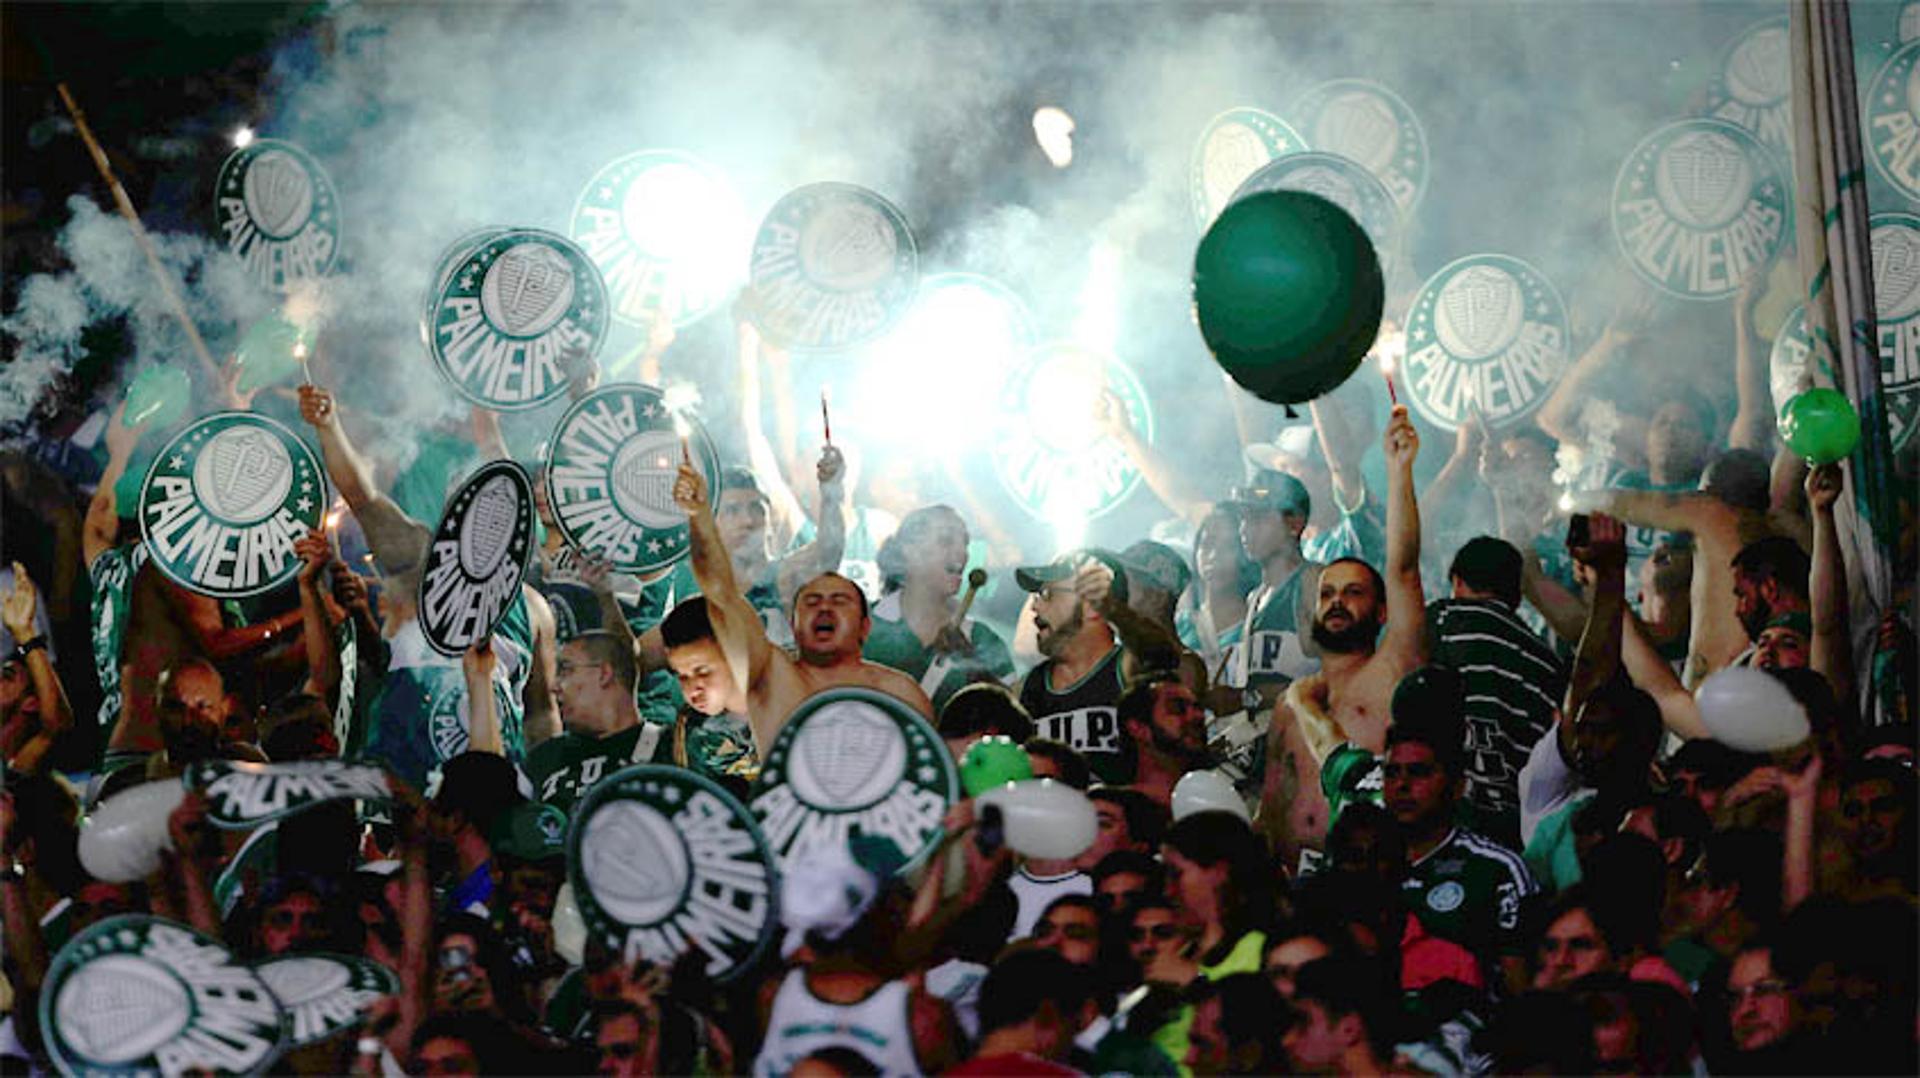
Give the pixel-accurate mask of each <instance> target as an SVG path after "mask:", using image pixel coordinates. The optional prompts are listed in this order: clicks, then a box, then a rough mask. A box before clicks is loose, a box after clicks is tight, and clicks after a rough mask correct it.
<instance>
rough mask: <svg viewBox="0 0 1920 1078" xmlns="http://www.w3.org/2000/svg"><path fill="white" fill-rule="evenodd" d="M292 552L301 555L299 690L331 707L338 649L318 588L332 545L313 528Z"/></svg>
mask: <svg viewBox="0 0 1920 1078" xmlns="http://www.w3.org/2000/svg"><path fill="white" fill-rule="evenodd" d="M293 552H294V553H295V554H298V555H300V576H299V587H300V631H301V634H302V637H303V638H304V639H305V641H306V646H307V683H306V684H305V685H304V686H302V690H303V691H305V692H308V693H312V694H313V695H314V696H318V697H319V698H320V699H322V700H325V701H326V702H327V706H328V707H332V706H333V703H334V698H333V694H334V691H335V690H336V689H338V688H339V687H340V651H339V649H338V648H337V647H336V646H335V645H334V642H333V624H332V622H331V621H330V620H329V619H328V618H327V604H326V598H325V596H324V595H323V594H322V593H321V588H322V587H324V586H325V584H326V579H327V566H328V565H329V564H330V563H332V561H333V544H332V543H330V542H328V541H327V535H326V533H325V532H323V531H320V530H319V529H315V530H313V531H310V532H308V533H307V534H306V535H305V536H303V537H301V538H299V539H296V540H294V543H293Z"/></svg>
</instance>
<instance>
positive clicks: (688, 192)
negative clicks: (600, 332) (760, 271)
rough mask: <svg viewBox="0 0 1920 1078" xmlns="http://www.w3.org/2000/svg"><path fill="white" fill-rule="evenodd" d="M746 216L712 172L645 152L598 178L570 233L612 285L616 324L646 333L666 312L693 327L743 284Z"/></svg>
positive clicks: (670, 155) (685, 157)
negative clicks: (654, 321) (740, 269)
mask: <svg viewBox="0 0 1920 1078" xmlns="http://www.w3.org/2000/svg"><path fill="white" fill-rule="evenodd" d="M745 216H746V215H745V211H744V210H743V209H742V208H741V206H740V202H739V200H738V199H737V198H735V197H734V194H733V191H732V190H731V189H730V188H729V187H728V186H727V182H726V180H725V179H723V178H722V177H721V175H720V173H719V172H718V171H717V170H715V169H714V168H713V167H712V166H711V165H708V164H707V163H706V162H704V161H702V160H700V159H699V158H697V157H694V156H692V155H691V154H685V153H681V152H679V151H677V150H641V151H639V152H638V153H630V154H628V155H626V156H625V157H622V158H619V159H618V160H615V161H611V162H609V163H608V164H607V165H606V166H605V167H604V168H602V169H601V170H600V171H599V172H596V173H594V175H593V179H591V180H589V181H587V186H586V188H585V189H584V190H582V191H581V192H580V198H579V200H578V201H577V202H575V203H574V205H573V222H572V225H571V227H570V228H569V231H570V232H571V233H572V235H573V239H574V242H576V243H578V244H579V245H580V246H581V248H582V249H583V250H585V251H586V252H587V256H588V257H589V258H592V259H593V261H594V264H595V265H597V266H599V267H600V272H601V274H602V275H603V276H604V277H605V278H606V281H607V293H608V295H609V296H610V297H611V298H612V302H613V316H614V317H615V318H617V319H619V320H620V321H622V322H625V323H627V324H628V325H632V326H639V327H641V328H642V329H644V328H646V327H648V326H650V325H652V324H653V320H654V318H655V317H656V316H658V314H659V313H660V311H661V309H662V308H663V307H664V308H665V309H667V310H668V311H669V312H670V313H671V315H672V317H673V323H674V324H675V325H677V326H685V325H688V324H690V323H692V322H695V321H697V320H699V319H700V317H701V316H703V315H705V314H706V313H707V312H709V311H711V310H713V309H714V308H715V307H718V306H719V305H720V304H722V303H724V302H725V301H726V299H727V295H728V293H729V292H730V291H731V290H732V289H733V287H734V286H735V285H736V284H738V279H739V264H740V250H741V248H742V247H744V246H745V245H746V240H747V237H746V235H745V232H746V229H745Z"/></svg>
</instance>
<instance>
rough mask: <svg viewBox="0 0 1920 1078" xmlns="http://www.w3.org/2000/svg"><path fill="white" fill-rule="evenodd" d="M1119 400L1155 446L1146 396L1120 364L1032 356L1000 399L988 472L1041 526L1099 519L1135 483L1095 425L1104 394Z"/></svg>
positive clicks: (1077, 350)
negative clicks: (991, 473)
mask: <svg viewBox="0 0 1920 1078" xmlns="http://www.w3.org/2000/svg"><path fill="white" fill-rule="evenodd" d="M1103 390H1104V391H1106V392H1110V393H1112V394H1113V395H1114V396H1115V397H1118V398H1119V400H1120V403H1121V404H1122V406H1124V407H1125V408H1126V410H1127V414H1128V417H1129V422H1130V423H1132V425H1133V429H1134V430H1136V431H1138V432H1139V433H1140V437H1141V438H1142V439H1143V440H1145V441H1147V442H1148V443H1151V442H1152V441H1153V409H1152V408H1151V406H1150V405H1149V404H1148V401H1147V391H1146V388H1145V387H1144V386H1142V385H1141V384H1140V380H1139V379H1138V378H1136V377H1135V376H1134V373H1133V371H1132V370H1131V369H1129V368H1128V367H1127V365H1126V364H1124V363H1122V362H1120V361H1119V360H1117V359H1114V358H1112V357H1109V356H1101V355H1098V354H1095V353H1093V352H1091V351H1088V350H1087V349H1085V348H1081V347H1080V346H1078V345H1074V344H1068V343H1064V342H1055V343H1052V344H1046V345H1042V346H1041V347H1039V348H1038V349H1035V350H1034V351H1033V352H1032V353H1031V354H1030V355H1029V356H1028V358H1027V362H1026V363H1025V365H1023V366H1022V367H1021V368H1020V369H1019V370H1017V371H1015V372H1014V374H1013V376H1012V377H1010V378H1008V379H1007V381H1006V385H1005V386H1004V387H1002V389H1001V392H1000V404H999V409H998V412H997V416H998V419H997V426H996V428H995V432H994V440H993V446H992V455H993V467H994V471H995V472H997V473H999V476H1000V483H1001V485H1002V486H1003V487H1005V488H1006V491H1007V493H1008V494H1009V495H1011V496H1012V498H1013V499H1014V500H1015V501H1016V502H1019V503H1020V505H1021V506H1023V507H1024V508H1026V510H1027V511H1028V512H1030V513H1033V514H1034V515H1035V516H1038V517H1040V518H1042V519H1044V520H1049V521H1066V520H1069V519H1076V518H1077V519H1085V518H1087V517H1090V516H1097V515H1099V514H1101V513H1104V512H1106V511H1107V510H1109V509H1112V508H1113V507H1114V506H1116V505H1119V504H1120V502H1121V501H1123V500H1124V499H1125V498H1126V496H1127V495H1128V494H1131V493H1133V488H1134V487H1136V486H1138V485H1139V483H1140V470H1139V469H1138V468H1136V467H1134V465H1133V462H1132V460H1131V459H1130V458H1129V457H1128V456H1127V454H1126V451H1125V449H1123V448H1122V447H1121V446H1120V443H1118V442H1117V441H1115V440H1114V439H1113V438H1111V437H1109V436H1108V435H1107V434H1106V432H1105V431H1103V430H1102V429H1101V428H1100V426H1099V424H1098V423H1097V422H1096V421H1095V419H1094V416H1095V414H1096V410H1097V409H1098V408H1099V407H1101V405H1102V400H1103V398H1102V391H1103Z"/></svg>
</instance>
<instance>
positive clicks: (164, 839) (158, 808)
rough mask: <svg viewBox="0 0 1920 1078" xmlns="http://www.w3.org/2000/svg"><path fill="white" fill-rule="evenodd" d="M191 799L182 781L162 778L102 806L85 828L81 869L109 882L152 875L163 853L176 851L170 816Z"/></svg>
mask: <svg viewBox="0 0 1920 1078" xmlns="http://www.w3.org/2000/svg"><path fill="white" fill-rule="evenodd" d="M186 795H187V792H186V789H185V787H183V786H181V785H180V780H179V779H163V780H161V781H159V782H145V783H141V784H140V785H138V786H135V787H133V788H132V789H130V790H123V791H121V792H120V793H117V794H115V795H113V796H112V797H109V798H107V799H106V800H105V801H103V802H101V803H100V805H99V806H98V807H97V808H95V809H94V810H93V813H92V815H89V816H88V817H87V818H86V819H85V820H84V821H82V822H81V824H80V845H79V854H80V866H81V867H82V868H84V869H86V870H87V873H88V874H89V875H91V876H93V877H94V878H95V879H98V880H105V881H106V882H108V883H130V882H132V881H134V880H139V879H145V878H146V877H148V876H151V875H152V874H153V873H154V871H155V870H157V869H158V868H159V867H160V851H161V850H171V849H173V838H172V836H170V835H168V834H167V817H168V816H169V815H171V814H172V813H173V810H174V808H175V807H176V806H177V805H179V804H180V800H181V798H184V797H185V796H186Z"/></svg>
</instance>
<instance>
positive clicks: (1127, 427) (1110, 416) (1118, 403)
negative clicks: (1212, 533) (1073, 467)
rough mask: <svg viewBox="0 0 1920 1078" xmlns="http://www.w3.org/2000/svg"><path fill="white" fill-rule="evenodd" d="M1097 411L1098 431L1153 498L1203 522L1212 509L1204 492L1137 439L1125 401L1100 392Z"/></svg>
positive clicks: (1183, 514)
mask: <svg viewBox="0 0 1920 1078" xmlns="http://www.w3.org/2000/svg"><path fill="white" fill-rule="evenodd" d="M1096 408H1097V410H1096V411H1095V413H1094V418H1095V420H1096V421H1097V422H1098V423H1099V425H1100V429H1101V430H1102V431H1103V432H1105V433H1106V435H1107V437H1109V438H1112V439H1113V440H1114V442H1115V444H1117V445H1119V447H1120V451H1121V452H1123V453H1125V454H1126V455H1127V459H1128V460H1130V461H1132V462H1133V466H1134V467H1135V468H1137V469H1139V470H1140V478H1142V479H1144V480H1146V481H1147V489H1148V490H1151V491H1153V495H1154V497H1156V498H1159V499H1160V501H1161V503H1162V504H1164V505H1165V506H1166V507H1167V508H1168V509H1171V510H1173V511H1174V512H1175V513H1177V514H1179V515H1180V516H1182V517H1184V518H1185V519H1187V520H1189V521H1192V522H1193V523H1195V524H1198V523H1200V522H1201V521H1202V520H1205V519H1206V516H1207V510H1208V509H1209V508H1211V507H1212V506H1211V503H1210V502H1208V500H1207V497H1206V495H1205V493H1203V492H1202V491H1201V490H1200V489H1199V488H1197V487H1195V486H1194V485H1193V484H1192V483H1191V482H1189V481H1188V480H1187V477H1186V474H1185V473H1184V472H1182V471H1181V470H1180V469H1178V468H1175V467H1173V466H1172V465H1171V464H1169V463H1168V462H1167V459H1166V458H1165V457H1163V456H1161V455H1160V453H1159V451H1158V450H1156V449H1154V448H1153V447H1152V446H1150V445H1148V444H1147V443H1146V441H1145V439H1143V438H1141V437H1140V432H1139V431H1137V430H1135V429H1134V426H1133V417H1132V415H1130V414H1129V413H1128V412H1127V405H1126V402H1124V401H1122V400H1121V399H1120V397H1119V395H1118V394H1116V393H1114V392H1113V391H1112V390H1110V389H1103V390H1101V391H1100V401H1099V404H1098V405H1097V406H1096Z"/></svg>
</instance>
